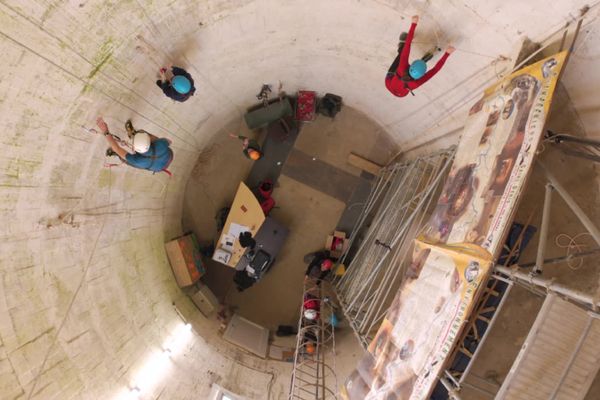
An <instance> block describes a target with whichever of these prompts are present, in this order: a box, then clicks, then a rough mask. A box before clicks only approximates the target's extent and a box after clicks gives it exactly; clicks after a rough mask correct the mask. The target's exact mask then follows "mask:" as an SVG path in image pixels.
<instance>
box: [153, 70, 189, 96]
mask: <svg viewBox="0 0 600 400" xmlns="http://www.w3.org/2000/svg"><path fill="white" fill-rule="evenodd" d="M158 74H159V76H160V79H159V80H157V81H156V85H157V86H158V87H159V88H161V89H162V91H163V93H164V94H165V96H167V97H169V98H171V99H173V100H175V101H179V102H184V101H186V100H187V99H189V98H190V97H191V96H193V95H194V92H195V91H196V88H195V87H194V80H193V79H192V76H191V75H190V74H189V73H188V72H187V71H186V70H184V69H183V68H179V67H174V66H172V65H171V66H169V68H161V69H160V71H158ZM167 74H168V75H169V76H167Z"/></svg>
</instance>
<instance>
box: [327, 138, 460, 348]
mask: <svg viewBox="0 0 600 400" xmlns="http://www.w3.org/2000/svg"><path fill="white" fill-rule="evenodd" d="M455 150H456V149H455V147H452V148H450V149H446V150H443V151H440V152H437V153H434V154H431V155H428V156H424V157H419V158H417V159H415V160H413V161H411V162H408V163H403V164H394V165H392V166H389V167H387V168H385V169H384V170H383V171H382V174H381V175H380V176H379V179H378V181H377V183H376V184H375V185H374V187H373V190H372V191H371V194H370V196H369V199H368V201H367V202H366V204H365V206H364V208H363V211H362V213H361V215H360V217H359V219H358V221H357V223H356V225H355V227H354V229H353V231H352V233H351V235H350V241H351V242H350V243H351V245H350V246H349V247H350V248H349V250H347V251H346V253H345V254H343V255H342V257H341V262H342V263H345V262H346V261H347V260H348V259H349V258H350V254H351V252H354V256H353V257H352V260H351V261H350V263H349V265H348V268H347V272H346V273H345V274H344V275H343V276H341V277H337V278H336V279H335V280H334V286H335V291H336V294H337V296H338V299H339V301H340V304H341V307H342V309H343V311H344V314H345V316H346V319H347V321H348V322H349V324H350V326H351V327H352V329H353V331H354V332H355V334H356V336H357V337H358V339H359V341H360V343H361V345H362V346H363V348H365V349H366V348H367V346H368V344H369V343H370V341H371V340H372V338H373V336H374V334H375V332H376V330H377V328H378V327H379V325H380V324H381V322H382V321H383V318H384V317H385V315H386V313H387V310H388V308H389V305H390V304H391V302H392V300H393V297H394V295H395V294H396V290H397V289H398V288H399V287H400V283H401V281H402V278H403V275H404V274H403V271H404V268H405V265H404V264H405V261H406V260H407V258H408V257H409V251H410V249H411V248H412V247H411V245H412V239H413V238H414V236H415V233H416V231H418V230H419V229H420V228H421V227H422V224H423V221H424V219H425V217H426V216H427V215H428V213H429V212H430V211H431V208H432V205H433V203H434V200H435V196H434V194H435V193H436V192H437V191H438V189H439V188H440V187H441V185H442V183H443V178H445V176H446V175H447V173H448V171H449V169H450V166H451V164H452V161H453V159H454V153H455ZM367 225H369V226H368V227H367ZM359 240H360V243H358V241H359Z"/></svg>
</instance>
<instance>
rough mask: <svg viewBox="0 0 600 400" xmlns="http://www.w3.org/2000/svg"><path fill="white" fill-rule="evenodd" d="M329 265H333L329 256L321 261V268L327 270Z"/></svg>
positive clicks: (329, 267)
mask: <svg viewBox="0 0 600 400" xmlns="http://www.w3.org/2000/svg"><path fill="white" fill-rule="evenodd" d="M331 267H333V261H331V260H330V259H329V258H326V259H324V260H323V261H322V262H321V269H323V270H325V271H329V270H330V269H331Z"/></svg>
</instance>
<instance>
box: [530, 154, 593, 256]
mask: <svg viewBox="0 0 600 400" xmlns="http://www.w3.org/2000/svg"><path fill="white" fill-rule="evenodd" d="M538 163H539V164H540V165H541V166H542V168H543V169H544V173H545V174H546V178H548V181H549V182H550V183H551V184H552V187H554V189H556V191H557V192H558V193H559V194H560V195H561V197H562V198H563V199H564V200H565V202H566V203H567V205H568V206H569V208H571V210H573V212H574V213H575V215H576V216H577V218H579V220H580V221H581V223H582V224H583V226H585V228H586V229H587V230H588V232H589V233H590V234H591V235H592V237H593V238H594V240H595V241H596V243H598V245H600V229H598V228H597V227H596V225H594V223H593V222H592V221H591V220H590V219H589V217H588V216H587V215H586V214H585V212H584V211H583V210H582V209H581V207H579V205H578V204H577V202H576V201H575V200H574V199H573V197H571V195H570V194H569V192H568V191H567V189H565V188H564V186H563V185H562V184H561V183H560V182H559V181H558V180H556V178H555V177H554V175H552V174H551V173H550V171H549V170H548V168H546V167H545V166H544V164H543V163H542V162H541V161H539V160H538Z"/></svg>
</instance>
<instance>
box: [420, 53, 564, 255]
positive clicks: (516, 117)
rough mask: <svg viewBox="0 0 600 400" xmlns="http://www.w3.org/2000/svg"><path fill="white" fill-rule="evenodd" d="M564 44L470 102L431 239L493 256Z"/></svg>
mask: <svg viewBox="0 0 600 400" xmlns="http://www.w3.org/2000/svg"><path fill="white" fill-rule="evenodd" d="M566 55H567V52H566V51H565V52H562V53H559V54H556V55H554V56H552V57H548V58H546V59H545V60H542V61H540V62H537V63H535V64H533V65H530V66H528V67H526V68H523V69H521V70H519V71H517V72H515V73H513V74H512V75H510V76H508V77H507V78H505V79H504V80H502V81H500V82H499V83H497V84H496V85H494V86H492V87H490V88H488V89H487V90H486V91H485V92H484V95H483V97H482V98H481V100H479V101H478V102H477V103H475V105H474V106H473V107H471V110H470V111H469V116H468V118H467V122H466V124H465V128H464V132H463V135H462V138H461V142H460V144H459V147H458V149H457V152H456V156H455V160H454V163H453V165H452V169H451V171H450V174H449V176H448V178H447V180H446V183H445V186H444V189H443V192H442V194H441V196H440V198H439V201H438V204H437V207H436V209H435V211H434V213H433V215H432V217H431V219H430V220H429V222H428V223H427V225H426V227H425V230H424V231H423V240H425V241H428V242H431V243H447V244H456V243H465V242H467V243H473V244H477V245H479V246H481V247H483V248H484V249H486V250H487V251H489V252H490V253H491V254H492V255H493V256H496V255H497V251H499V250H500V249H501V247H502V243H500V241H501V240H503V238H504V234H505V232H506V229H507V227H508V225H509V224H510V223H511V217H512V213H513V210H514V209H515V207H516V205H517V202H518V199H519V197H520V194H521V192H522V190H523V185H524V182H525V179H526V177H527V175H528V171H529V169H530V168H531V164H532V162H533V157H534V155H535V151H536V149H537V147H538V144H539V141H540V139H541V136H542V129H543V127H544V123H545V120H546V116H547V115H548V109H549V108H550V103H551V100H552V95H553V93H554V88H555V87H556V83H557V80H558V76H559V73H560V71H561V69H562V66H563V64H564V61H565V58H566Z"/></svg>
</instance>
